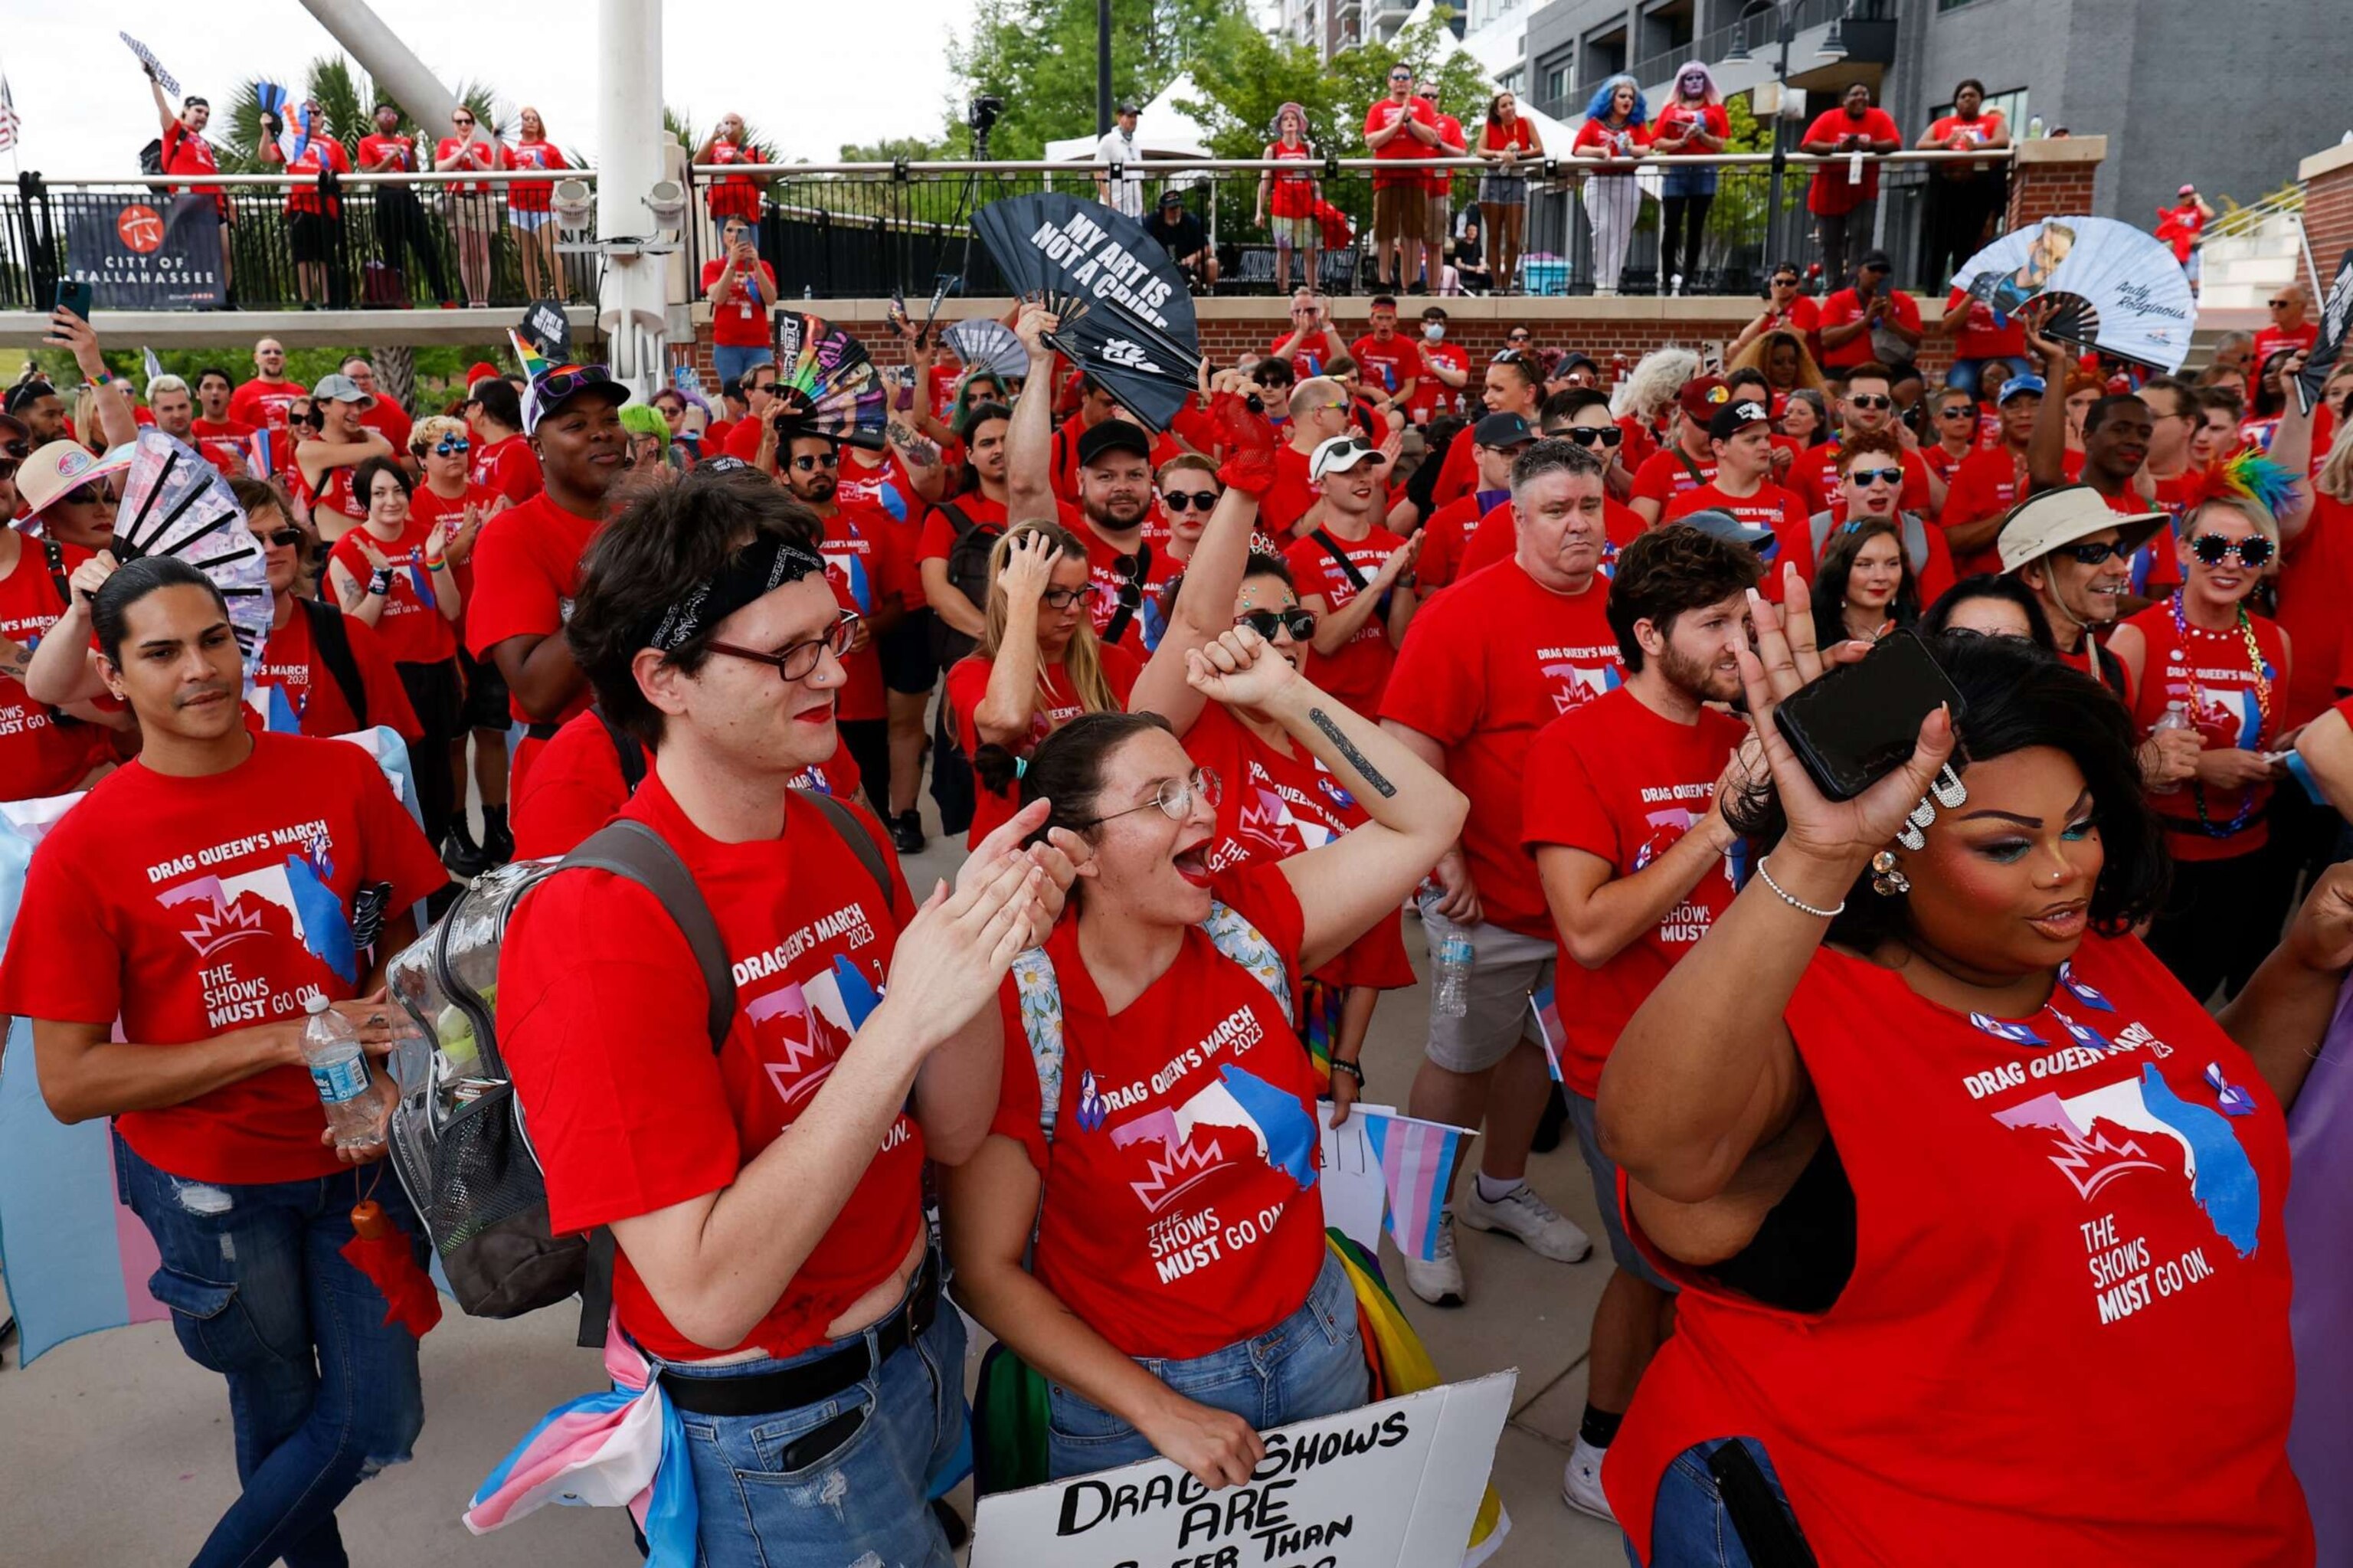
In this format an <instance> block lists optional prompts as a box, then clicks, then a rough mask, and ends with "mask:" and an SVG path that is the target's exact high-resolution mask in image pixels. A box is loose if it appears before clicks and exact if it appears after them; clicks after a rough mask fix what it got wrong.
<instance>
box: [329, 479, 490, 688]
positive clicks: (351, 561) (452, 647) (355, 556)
mask: <svg viewBox="0 0 2353 1568" xmlns="http://www.w3.org/2000/svg"><path fill="white" fill-rule="evenodd" d="M366 534H367V531H366V530H365V529H364V528H354V529H353V530H352V531H351V532H350V533H348V534H346V535H343V537H342V538H340V539H338V540H336V541H335V544H334V547H333V548H332V549H331V550H329V551H328V552H327V558H328V559H329V560H331V561H333V562H335V563H336V564H338V565H340V566H341V567H343V570H345V571H347V572H349V573H350V574H351V575H352V577H353V580H354V581H356V582H359V583H361V584H363V585H364V584H365V583H366V582H367V580H368V576H369V572H370V569H371V568H370V567H369V566H368V561H367V556H366V555H365V554H364V553H363V552H362V550H361V548H360V540H361V537H362V535H366ZM432 535H433V524H430V523H427V522H426V521H425V520H424V519H422V518H420V517H418V516H417V514H415V513H414V512H412V513H410V514H409V517H408V525H407V526H406V528H403V529H402V530H401V531H400V537H399V538H398V539H397V540H396V541H395V542H394V543H392V544H390V545H387V544H385V542H384V541H383V540H381V539H378V538H376V537H375V536H374V535H367V539H368V543H370V544H372V545H374V546H375V547H376V551H377V553H378V554H380V555H382V556H384V558H385V560H387V561H390V562H391V563H392V592H391V594H390V595H389V596H387V597H386V599H385V603H384V613H383V614H382V615H381V616H379V617H378V618H377V619H376V623H375V631H376V636H377V637H378V638H379V639H381V640H382V641H383V643H384V645H385V648H386V649H387V650H389V651H390V652H391V654H392V661H393V662H394V663H396V664H438V663H440V662H442V661H443V660H445V659H455V658H456V657H457V656H458V628H457V625H456V623H455V622H453V621H451V620H448V619H447V618H446V617H444V616H443V615H442V613H441V610H440V607H439V606H438V605H437V604H435V603H434V601H433V582H432V577H431V574H430V573H429V572H427V569H426V566H425V543H426V541H427V539H429V538H431V537H432ZM450 586H452V587H453V588H454V587H455V586H456V585H455V584H454V583H453V584H451V585H450Z"/></svg>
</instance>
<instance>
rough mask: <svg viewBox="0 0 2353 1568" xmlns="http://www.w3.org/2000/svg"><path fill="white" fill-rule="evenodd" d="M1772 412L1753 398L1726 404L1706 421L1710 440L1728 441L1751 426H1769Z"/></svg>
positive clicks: (1740, 399) (1744, 398) (1739, 399)
mask: <svg viewBox="0 0 2353 1568" xmlns="http://www.w3.org/2000/svg"><path fill="white" fill-rule="evenodd" d="M1772 422H1773V415H1772V412H1771V411H1770V410H1769V409H1767V408H1766V407H1765V405H1764V404H1762V403H1760V402H1758V401H1757V399H1756V398H1754V397H1742V398H1738V399H1736V401H1733V402H1730V403H1726V404H1725V405H1724V407H1722V408H1718V409H1717V410H1716V411H1715V414H1714V415H1713V416H1711V417H1710V418H1709V419H1708V421H1707V435H1708V439H1709V440H1715V441H1728V440H1731V439H1732V438H1733V437H1735V436H1736V435H1738V434H1739V433H1740V432H1741V431H1743V430H1745V429H1747V428H1748V427H1749V426H1751V425H1769V424H1771V423H1772Z"/></svg>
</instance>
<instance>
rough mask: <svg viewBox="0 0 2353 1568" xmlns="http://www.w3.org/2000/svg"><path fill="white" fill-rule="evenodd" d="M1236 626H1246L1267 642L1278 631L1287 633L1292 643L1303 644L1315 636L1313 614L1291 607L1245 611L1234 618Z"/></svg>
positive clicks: (1294, 606)
mask: <svg viewBox="0 0 2353 1568" xmlns="http://www.w3.org/2000/svg"><path fill="white" fill-rule="evenodd" d="M1234 624H1235V625H1236V626H1247V627H1249V628H1250V630H1252V631H1255V632H1257V633H1258V634H1259V635H1260V636H1261V637H1263V638H1264V639H1266V640H1267V641H1269V642H1271V641H1274V634H1275V633H1276V632H1278V631H1288V632H1290V633H1291V640H1292V641H1293V642H1304V641H1307V640H1308V639H1309V638H1311V637H1313V636H1314V635H1315V612H1314V610H1312V609H1300V608H1299V607H1298V606H1297V605H1293V606H1292V607H1291V608H1290V609H1246V610H1244V611H1242V612H1241V613H1240V615H1237V616H1236V617H1234Z"/></svg>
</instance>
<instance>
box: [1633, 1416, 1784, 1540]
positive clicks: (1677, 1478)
mask: <svg viewBox="0 0 2353 1568" xmlns="http://www.w3.org/2000/svg"><path fill="white" fill-rule="evenodd" d="M1726 1441H1729V1442H1736V1443H1739V1444H1742V1445H1744V1446H1746V1448H1747V1450H1748V1455H1749V1457H1751V1458H1753V1459H1755V1460H1756V1461H1757V1468H1758V1469H1760V1470H1762V1471H1764V1472H1765V1481H1766V1484H1767V1485H1768V1486H1770V1487H1771V1488H1772V1489H1773V1496H1774V1498H1775V1499H1778V1501H1779V1503H1780V1504H1781V1511H1782V1512H1784V1513H1788V1510H1789V1497H1788V1493H1787V1492H1785V1491H1783V1490H1782V1489H1781V1478H1780V1477H1779V1476H1777V1475H1775V1474H1774V1473H1773V1461H1772V1460H1770V1459H1768V1458H1767V1457H1765V1446H1764V1445H1763V1444H1761V1443H1759V1442H1757V1439H1756V1438H1754V1437H1736V1438H1729V1439H1726ZM1722 1446H1724V1444H1723V1443H1699V1444H1694V1446H1691V1447H1689V1448H1686V1449H1684V1450H1683V1452H1682V1453H1680V1454H1678V1455H1676V1456H1675V1461H1674V1463H1673V1464H1672V1465H1669V1466H1668V1467H1667V1473H1666V1474H1665V1475H1663V1476H1662V1477H1660V1478H1659V1499H1658V1506H1657V1508H1656V1510H1654V1511H1653V1513H1652V1515H1651V1568H1750V1564H1749V1561H1748V1549H1747V1548H1746V1547H1745V1546H1743V1545H1742V1544H1741V1543H1740V1537H1739V1536H1738V1535H1737V1534H1736V1533H1735V1531H1733V1528H1732V1518H1731V1516H1730V1515H1729V1514H1727V1513H1726V1512H1725V1508H1724V1499H1723V1497H1722V1496H1721V1494H1719V1493H1718V1492H1717V1490H1716V1486H1715V1474H1714V1473H1713V1472H1712V1471H1710V1470H1709V1469H1708V1467H1707V1459H1708V1456H1709V1455H1711V1454H1713V1453H1715V1451H1716V1450H1717V1449H1718V1448H1720V1447H1722ZM1626 1557H1627V1560H1628V1561H1629V1562H1630V1563H1633V1564H1634V1568H1642V1560H1641V1558H1640V1557H1639V1556H1637V1555H1635V1552H1634V1543H1633V1542H1627V1543H1626Z"/></svg>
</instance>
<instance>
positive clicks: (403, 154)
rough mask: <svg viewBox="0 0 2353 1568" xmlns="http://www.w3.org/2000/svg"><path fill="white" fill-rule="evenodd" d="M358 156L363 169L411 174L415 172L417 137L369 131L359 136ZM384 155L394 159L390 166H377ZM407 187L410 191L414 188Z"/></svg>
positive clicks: (392, 173)
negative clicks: (381, 167) (387, 134)
mask: <svg viewBox="0 0 2353 1568" xmlns="http://www.w3.org/2000/svg"><path fill="white" fill-rule="evenodd" d="M359 156H360V167H361V168H362V169H363V170H367V171H373V172H375V173H377V174H386V175H413V174H416V173H417V138H416V137H414V136H402V135H392V136H386V135H384V134H383V133H381V132H375V131H371V132H368V133H367V134H366V135H364V136H363V137H361V138H360V154H359ZM386 156H390V157H391V158H393V159H394V162H393V164H392V166H391V167H389V168H383V169H379V168H377V167H376V165H377V164H380V163H382V162H383V160H384V159H385V157H386ZM407 188H409V189H410V190H411V191H413V190H414V189H415V187H414V186H410V187H407Z"/></svg>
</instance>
